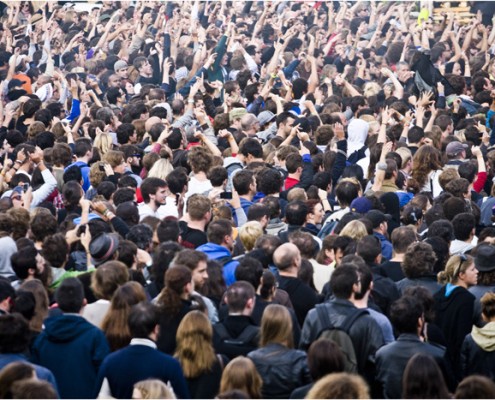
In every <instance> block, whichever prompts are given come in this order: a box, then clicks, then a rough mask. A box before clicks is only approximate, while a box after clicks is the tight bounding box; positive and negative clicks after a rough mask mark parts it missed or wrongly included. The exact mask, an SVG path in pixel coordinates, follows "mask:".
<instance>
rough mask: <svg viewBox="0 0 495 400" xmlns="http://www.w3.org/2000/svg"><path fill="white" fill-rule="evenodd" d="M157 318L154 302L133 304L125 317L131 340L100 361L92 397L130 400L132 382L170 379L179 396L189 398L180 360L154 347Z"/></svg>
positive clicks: (157, 327)
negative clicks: (127, 317) (126, 317)
mask: <svg viewBox="0 0 495 400" xmlns="http://www.w3.org/2000/svg"><path fill="white" fill-rule="evenodd" d="M158 320H159V314H158V312H157V310H156V307H155V306H154V305H152V304H149V303H145V302H141V303H139V304H136V305H135V306H133V307H132V309H131V312H130V314H129V319H128V325H129V330H130V332H131V336H132V340H131V343H130V344H129V345H128V346H126V347H125V348H123V349H121V350H118V351H116V352H114V353H112V354H110V355H109V356H108V357H106V358H105V359H104V360H103V363H102V365H101V368H100V371H99V373H98V377H97V380H96V382H95V385H94V386H93V387H94V388H96V393H93V394H92V395H91V396H95V397H97V396H102V395H103V396H105V395H106V396H112V397H114V398H117V399H130V398H131V397H132V392H133V386H134V384H135V383H137V382H139V381H142V380H144V379H150V378H155V379H159V380H161V381H162V382H164V383H167V382H170V384H171V385H172V388H173V390H174V392H175V393H176V394H177V396H178V397H179V398H181V399H186V398H189V397H190V396H189V391H188V389H187V384H186V380H185V378H184V375H183V373H182V368H181V366H180V364H179V362H178V361H177V360H175V359H174V358H172V357H171V356H169V355H166V354H163V353H162V352H160V351H159V350H157V347H156V339H157V336H158V332H159V329H160V328H159V324H158ZM95 397H93V398H95Z"/></svg>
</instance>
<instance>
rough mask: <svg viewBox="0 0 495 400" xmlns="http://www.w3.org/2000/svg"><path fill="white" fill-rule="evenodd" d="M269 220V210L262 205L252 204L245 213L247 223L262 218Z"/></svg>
mask: <svg viewBox="0 0 495 400" xmlns="http://www.w3.org/2000/svg"><path fill="white" fill-rule="evenodd" d="M265 216H266V217H268V218H270V209H269V208H268V207H267V206H266V205H265V204H264V203H263V204H253V205H251V206H250V207H249V209H248V212H247V219H248V221H260V220H261V219H262V218H263V217H265Z"/></svg>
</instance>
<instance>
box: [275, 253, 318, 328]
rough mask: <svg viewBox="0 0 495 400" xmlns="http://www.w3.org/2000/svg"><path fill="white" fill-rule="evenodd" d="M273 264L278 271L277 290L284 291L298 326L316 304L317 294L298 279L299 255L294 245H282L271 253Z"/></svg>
mask: <svg viewBox="0 0 495 400" xmlns="http://www.w3.org/2000/svg"><path fill="white" fill-rule="evenodd" d="M273 262H274V264H275V266H276V267H277V269H278V271H279V279H278V284H279V288H280V289H282V290H285V291H286V292H287V293H288V295H289V298H290V301H291V302H292V305H293V306H294V311H295V313H296V316H297V320H298V322H299V324H300V325H302V324H303V323H304V319H305V318H306V315H307V314H308V311H309V310H311V309H312V308H313V307H314V306H315V305H316V304H317V303H319V302H320V298H319V297H318V294H317V293H316V292H315V291H314V290H313V289H311V288H310V287H309V286H308V285H306V284H305V283H303V282H302V280H301V279H299V278H298V272H299V270H300V268H301V253H300V251H299V249H298V248H297V247H296V245H294V244H292V243H284V244H282V245H281V246H279V247H278V248H277V249H276V250H275V252H274V253H273Z"/></svg>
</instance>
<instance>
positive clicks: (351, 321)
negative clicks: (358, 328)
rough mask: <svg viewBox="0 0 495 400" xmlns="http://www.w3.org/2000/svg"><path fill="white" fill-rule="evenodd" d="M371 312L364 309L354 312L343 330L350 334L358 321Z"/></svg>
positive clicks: (347, 319)
mask: <svg viewBox="0 0 495 400" xmlns="http://www.w3.org/2000/svg"><path fill="white" fill-rule="evenodd" d="M367 314H369V312H368V311H367V310H365V309H363V308H358V309H357V310H355V311H353V312H352V313H351V314H350V315H348V316H347V317H346V319H345V321H344V323H343V324H342V326H341V329H342V330H343V331H344V332H346V333H349V330H350V329H351V327H352V325H353V324H354V322H356V320H357V319H358V318H359V317H361V316H362V315H367Z"/></svg>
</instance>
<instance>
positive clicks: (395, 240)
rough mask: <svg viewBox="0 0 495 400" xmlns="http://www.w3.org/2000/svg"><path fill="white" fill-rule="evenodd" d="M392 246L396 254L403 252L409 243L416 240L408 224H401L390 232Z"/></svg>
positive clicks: (414, 233)
mask: <svg viewBox="0 0 495 400" xmlns="http://www.w3.org/2000/svg"><path fill="white" fill-rule="evenodd" d="M391 239H392V247H393V248H394V251H395V252H396V253H398V254H404V253H405V252H406V250H407V248H408V247H409V245H410V244H412V243H414V242H416V240H417V235H416V232H415V231H414V229H413V228H412V227H410V226H401V227H399V228H396V229H394V231H393V232H392V237H391Z"/></svg>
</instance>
